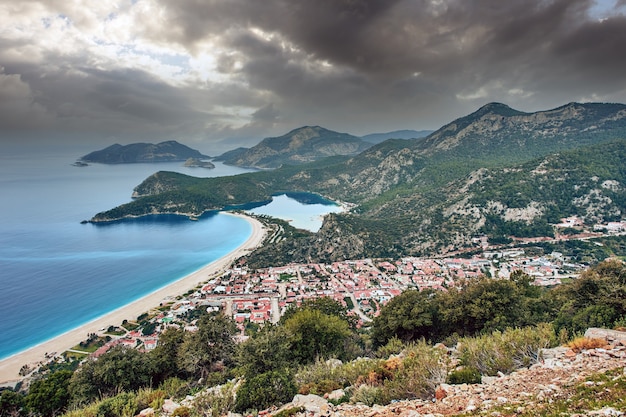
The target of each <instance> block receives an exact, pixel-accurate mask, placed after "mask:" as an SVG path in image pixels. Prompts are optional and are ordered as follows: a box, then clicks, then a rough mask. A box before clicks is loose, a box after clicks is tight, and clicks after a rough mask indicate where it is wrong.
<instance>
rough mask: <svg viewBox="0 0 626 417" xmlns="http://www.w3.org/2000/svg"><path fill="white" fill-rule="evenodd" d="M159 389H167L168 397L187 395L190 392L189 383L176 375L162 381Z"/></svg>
mask: <svg viewBox="0 0 626 417" xmlns="http://www.w3.org/2000/svg"><path fill="white" fill-rule="evenodd" d="M159 390H161V391H165V394H166V396H167V397H171V398H174V399H176V398H183V397H185V396H186V395H187V394H188V393H189V391H190V387H189V383H187V382H185V381H183V380H182V379H180V378H176V377H174V378H168V379H166V380H165V381H163V382H161V385H159Z"/></svg>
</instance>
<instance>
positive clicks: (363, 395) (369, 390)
mask: <svg viewBox="0 0 626 417" xmlns="http://www.w3.org/2000/svg"><path fill="white" fill-rule="evenodd" d="M350 401H351V402H353V403H363V404H365V405H367V406H369V407H371V406H373V405H374V404H380V403H382V395H381V389H380V387H373V386H371V385H367V384H363V385H360V386H359V387H358V388H356V389H355V390H354V393H353V394H352V397H351V398H350Z"/></svg>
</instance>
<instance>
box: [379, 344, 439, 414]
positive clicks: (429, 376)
mask: <svg viewBox="0 0 626 417" xmlns="http://www.w3.org/2000/svg"><path fill="white" fill-rule="evenodd" d="M446 360H447V356H446V355H445V353H444V352H443V351H442V350H441V349H437V348H433V347H432V346H429V345H428V344H427V343H426V342H424V341H420V342H417V343H414V344H412V345H411V346H410V347H408V348H407V349H406V350H405V351H404V359H403V360H402V362H400V364H399V366H398V367H397V369H396V370H393V374H392V377H391V378H389V379H387V380H385V381H384V382H383V386H382V392H381V395H382V399H383V401H384V402H385V403H388V402H390V401H392V400H403V399H412V398H422V399H425V398H432V397H433V395H434V393H435V389H436V388H437V387H438V386H439V385H440V384H442V383H443V382H445V380H446V375H447V364H446Z"/></svg>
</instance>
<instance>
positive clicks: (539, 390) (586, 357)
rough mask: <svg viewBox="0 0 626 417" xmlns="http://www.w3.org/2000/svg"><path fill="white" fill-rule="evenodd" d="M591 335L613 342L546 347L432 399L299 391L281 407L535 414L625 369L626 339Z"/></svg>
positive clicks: (355, 412) (353, 412)
mask: <svg viewBox="0 0 626 417" xmlns="http://www.w3.org/2000/svg"><path fill="white" fill-rule="evenodd" d="M590 330H591V329H590ZM588 333H589V332H588ZM624 335H626V333H624ZM589 336H590V337H598V336H600V337H602V338H604V339H609V340H608V342H609V345H608V346H606V347H604V348H595V349H587V350H581V351H579V352H575V351H574V350H572V349H569V348H565V347H558V348H554V349H547V350H545V351H544V353H543V361H542V362H541V363H537V364H535V365H533V366H531V367H530V368H529V369H520V370H518V371H516V372H514V373H512V374H510V375H500V376H497V377H487V378H483V381H482V383H481V384H472V385H468V384H462V385H446V384H444V385H441V386H440V387H439V388H438V389H437V392H436V398H433V399H432V400H429V401H425V400H412V401H399V402H396V403H393V404H390V405H387V406H377V405H374V406H373V407H368V406H365V405H359V404H356V405H354V404H340V405H338V406H333V405H332V404H330V403H328V402H327V401H326V400H325V399H323V398H320V397H316V396H314V395H307V396H302V395H299V396H296V397H295V398H294V401H293V402H292V403H291V404H288V405H286V406H285V407H283V408H282V409H283V410H284V409H288V408H290V407H304V408H305V409H306V412H304V413H299V414H298V415H306V416H333V417H361V416H366V417H391V416H401V417H419V416H431V417H434V416H451V415H458V414H466V415H488V416H493V417H496V416H513V415H522V414H524V415H534V414H535V412H534V411H536V410H539V409H540V408H541V407H542V404H546V403H552V402H554V401H555V400H559V399H566V398H568V397H569V396H570V395H571V393H572V392H571V390H572V389H573V387H575V386H577V385H579V384H581V383H582V384H595V382H585V381H587V379H588V378H589V377H590V376H592V375H594V374H598V373H604V372H607V371H609V370H615V369H618V370H620V373H622V374H626V369H625V368H624V366H626V338H625V339H614V338H612V336H610V335H608V334H607V333H601V334H592V333H590V334H589ZM620 368H621V369H620ZM272 414H275V413H272ZM537 414H538V413H537ZM567 415H569V416H583V415H626V410H624V409H622V410H619V409H615V408H612V407H601V408H599V409H595V410H585V411H583V412H582V413H580V412H576V413H573V414H567Z"/></svg>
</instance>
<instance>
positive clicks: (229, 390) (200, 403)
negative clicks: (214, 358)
mask: <svg viewBox="0 0 626 417" xmlns="http://www.w3.org/2000/svg"><path fill="white" fill-rule="evenodd" d="M193 405H194V409H196V410H201V411H203V414H202V415H205V416H207V415H211V416H212V417H218V416H223V415H226V414H228V413H229V412H230V411H232V410H233V409H234V406H235V384H233V383H232V382H228V383H226V384H224V385H222V386H221V387H215V388H211V389H209V390H207V391H206V392H204V393H202V394H199V395H197V396H196V398H195V400H194V403H193ZM209 412H210V414H209Z"/></svg>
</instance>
